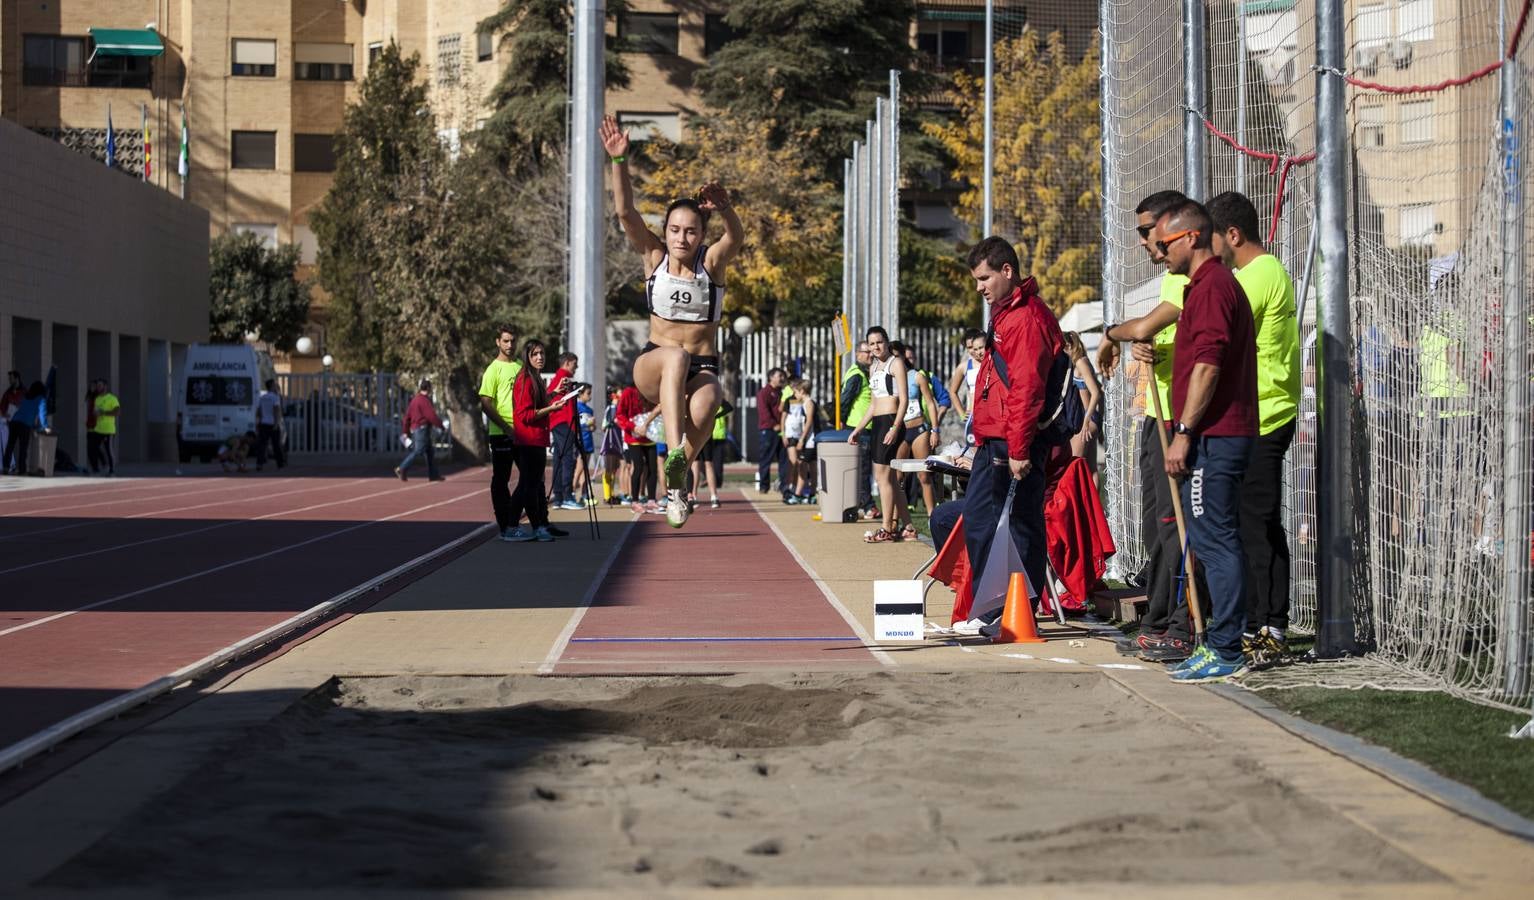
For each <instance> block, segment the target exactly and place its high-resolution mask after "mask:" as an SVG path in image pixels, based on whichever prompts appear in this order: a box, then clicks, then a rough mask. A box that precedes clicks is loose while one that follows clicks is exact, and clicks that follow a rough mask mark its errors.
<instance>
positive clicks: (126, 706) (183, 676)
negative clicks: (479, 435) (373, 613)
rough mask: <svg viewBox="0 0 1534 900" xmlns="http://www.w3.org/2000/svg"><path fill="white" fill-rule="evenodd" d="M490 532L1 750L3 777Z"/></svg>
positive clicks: (476, 532) (460, 540)
mask: <svg viewBox="0 0 1534 900" xmlns="http://www.w3.org/2000/svg"><path fill="white" fill-rule="evenodd" d="M492 527H494V526H493V525H491V524H485V525H480V526H479V527H477V528H475V529H473V530H472V531H470V532H468V533H467V534H463V535H459V536H458V537H456V538H453V539H452V540H451V541H448V542H447V543H445V544H442V545H441V546H439V547H437V548H436V549H435V550H429V551H427V552H426V553H423V554H421V555H420V556H417V557H416V558H415V559H412V560H410V561H409V562H406V563H402V564H400V565H398V566H395V567H394V568H392V569H390V570H389V571H387V572H384V573H383V574H381V575H375V576H374V577H372V578H370V579H368V580H367V581H364V582H363V583H362V584H359V585H357V586H355V587H352V588H348V589H347V590H345V591H342V592H341V593H339V594H337V595H335V596H334V597H331V598H330V599H329V600H326V601H325V602H324V603H321V604H319V605H317V606H311V607H310V608H308V609H306V610H304V611H303V612H301V613H299V614H298V615H296V616H290V617H289V618H287V619H284V620H283V621H281V622H278V623H277V624H276V625H273V626H271V627H269V628H265V629H262V630H261V631H258V632H256V633H255V634H253V635H250V636H249V637H246V638H244V639H243V640H239V641H236V642H235V643H233V644H230V645H229V646H227V647H225V648H223V649H222V650H217V651H215V652H213V653H211V654H209V655H208V656H205V657H203V658H202V659H200V660H198V661H197V662H194V663H191V664H189V665H185V666H182V667H181V668H179V669H177V670H176V671H174V672H171V673H170V674H169V675H164V676H162V677H160V678H156V679H155V680H154V681H151V682H150V683H148V684H146V685H144V686H143V687H140V688H138V689H136V690H133V691H129V692H128V693H126V694H123V695H121V696H118V697H113V698H112V699H110V700H107V701H105V702H103V703H98V704H96V705H95V706H92V707H91V708H90V709H86V710H83V711H81V712H78V713H75V714H74V715H72V716H70V717H69V718H67V719H65V720H64V721H62V722H57V723H55V724H53V725H50V726H48V727H47V728H44V729H43V730H42V731H39V732H37V733H36V734H33V735H32V736H31V737H28V738H23V739H22V740H20V741H17V742H16V743H14V744H12V745H10V746H9V747H6V748H5V749H4V750H0V772H4V771H7V770H9V769H11V768H14V767H15V766H19V765H21V764H22V763H23V762H26V761H27V760H28V759H30V758H32V757H33V756H36V755H38V754H39V753H43V752H46V751H48V750H51V749H52V748H54V747H56V746H58V745H59V744H61V743H63V742H64V741H66V740H68V739H69V738H71V737H73V736H75V735H77V734H79V733H80V732H82V731H85V730H86V729H88V728H90V727H91V726H93V725H98V724H100V723H102V722H105V721H107V720H108V719H113V718H116V717H117V716H120V715H122V714H123V713H125V712H127V711H128V710H130V709H133V708H134V707H135V706H138V705H139V704H141V703H146V702H148V701H149V700H152V699H154V698H155V697H158V696H159V695H161V694H164V693H166V692H168V691H170V690H172V689H174V688H176V687H178V686H180V685H182V684H185V683H186V682H188V681H191V680H192V679H194V678H197V677H199V676H201V675H203V674H206V673H207V672H210V671H212V670H214V669H216V668H218V667H219V666H221V665H223V664H225V663H227V662H229V661H231V660H234V659H237V658H239V657H241V656H243V655H244V654H246V653H248V652H250V651H252V650H255V649H257V648H259V647H262V646H265V645H266V644H270V643H272V642H274V641H277V640H281V639H282V638H284V637H286V636H287V635H288V634H289V633H291V632H293V631H296V630H297V629H298V628H300V627H302V626H304V625H305V624H307V623H309V622H311V621H313V620H315V619H318V618H320V617H321V616H324V615H327V614H329V613H331V612H333V611H335V610H336V609H339V608H340V607H342V606H345V605H346V604H348V603H351V602H352V601H353V600H355V599H356V598H358V597H360V596H362V595H363V594H365V593H367V592H368V591H370V590H373V589H374V588H375V587H377V586H378V585H381V584H384V583H385V582H388V581H390V580H392V579H394V578H397V577H399V576H401V575H404V574H406V573H408V572H409V571H410V570H412V569H414V568H416V567H417V566H421V565H424V564H426V563H429V562H431V561H432V560H434V559H436V558H437V557H439V556H442V555H443V554H446V553H449V552H451V551H452V550H455V549H457V548H458V547H461V546H463V545H464V544H467V543H469V542H470V541H472V540H474V539H475V538H476V537H478V536H480V535H481V534H484V533H485V531H487V530H489V529H490V528H492Z"/></svg>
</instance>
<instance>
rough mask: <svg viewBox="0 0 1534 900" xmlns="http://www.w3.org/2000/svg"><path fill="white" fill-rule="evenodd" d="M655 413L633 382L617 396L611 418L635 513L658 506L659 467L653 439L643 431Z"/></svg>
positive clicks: (654, 508)
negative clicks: (618, 436) (618, 437)
mask: <svg viewBox="0 0 1534 900" xmlns="http://www.w3.org/2000/svg"><path fill="white" fill-rule="evenodd" d="M654 415H655V404H653V403H651V402H650V401H649V400H647V399H645V396H644V395H643V394H641V393H640V392H639V388H637V387H634V386H633V385H632V384H631V385H629V386H628V387H626V388H624V389H623V393H621V394H619V395H618V411H617V415H616V416H615V417H614V418H615V419H616V421H617V423H618V427H619V428H620V429H622V434H623V456H624V458H625V459H626V460H628V464H629V501H630V502H631V503H632V504H633V507H634V512H636V513H646V512H649V513H653V512H655V511H656V510H658V509H659V508H660V506H659V504H657V503H656V498H655V482H656V477H657V473H658V469H659V465H658V462H659V461H658V460H657V458H656V456H655V442H654V441H652V440H650V437H649V435H648V434H646V433H645V431H646V428H647V426H648V425H649V424H650V419H651V418H652V417H653V416H654Z"/></svg>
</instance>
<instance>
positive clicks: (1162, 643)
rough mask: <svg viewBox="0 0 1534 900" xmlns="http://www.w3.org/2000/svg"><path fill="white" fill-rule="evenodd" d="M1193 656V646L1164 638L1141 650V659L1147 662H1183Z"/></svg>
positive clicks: (1170, 638)
mask: <svg viewBox="0 0 1534 900" xmlns="http://www.w3.org/2000/svg"><path fill="white" fill-rule="evenodd" d="M1192 655H1193V645H1192V644H1190V643H1188V642H1187V641H1184V640H1180V639H1178V638H1174V637H1170V636H1164V637H1162V638H1160V639H1158V640H1156V641H1155V642H1154V643H1152V644H1151V646H1149V647H1142V648H1141V649H1140V658H1141V659H1143V660H1146V661H1147V662H1159V663H1174V662H1182V661H1183V660H1185V659H1187V658H1188V657H1190V656H1192Z"/></svg>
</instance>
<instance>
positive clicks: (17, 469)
mask: <svg viewBox="0 0 1534 900" xmlns="http://www.w3.org/2000/svg"><path fill="white" fill-rule="evenodd" d="M47 430H48V388H47V386H46V385H44V384H43V383H42V382H41V381H34V382H32V386H31V387H29V388H27V393H26V396H24V397H22V398H21V402H20V403H18V404H17V405H16V411H15V412H13V413H11V418H10V433H11V436H10V441H9V442H7V443H6V445H5V456H4V457H3V459H0V462H3V463H4V467H5V471H6V472H7V473H9V474H11V475H25V474H27V450H28V448H29V447H30V445H31V443H32V434H33V433H34V432H44V433H46V432H47Z"/></svg>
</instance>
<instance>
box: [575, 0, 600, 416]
mask: <svg viewBox="0 0 1534 900" xmlns="http://www.w3.org/2000/svg"><path fill="white" fill-rule="evenodd" d="M606 7H607V0H575V65H574V74H573V76H572V78H571V87H572V91H571V92H572V94H573V95H574V96H573V98H572V100H573V103H572V109H573V112H572V115H571V126H570V138H571V140H570V246H569V254H570V277H569V304H570V346H571V347H572V348H574V353H575V355H576V356H579V357H580V359H581V362H583V363H585V364H586V367H587V368H586V371H587V373H589V374H588V376H587V377H588V378H590V380H591V384H592V396H593V397H596V398H598V399H599V400H600V399H601V398H603V397H606V396H607V309H606V305H607V304H606V300H607V298H606V295H605V292H604V290H603V285H604V283H605V279H604V278H603V271H602V265H603V259H602V243H603V242H602V229H603V227H604V225H605V224H606V222H605V220H606V215H605V214H604V213H605V210H606V204H605V198H604V197H603V196H602V170H603V168H604V166H603V164H604V162H605V161H606V160H605V156H606V153H605V152H604V151H603V149H602V145H601V143H600V141H599V139H598V137H597V127H598V126H599V125H601V124H602V103H603V92H604V89H605V87H606V81H605V77H604V62H605V60H604V58H603V57H604V48H603V43H604V40H605V38H604V34H603V31H604V25H605V23H606V21H607V9H606Z"/></svg>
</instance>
